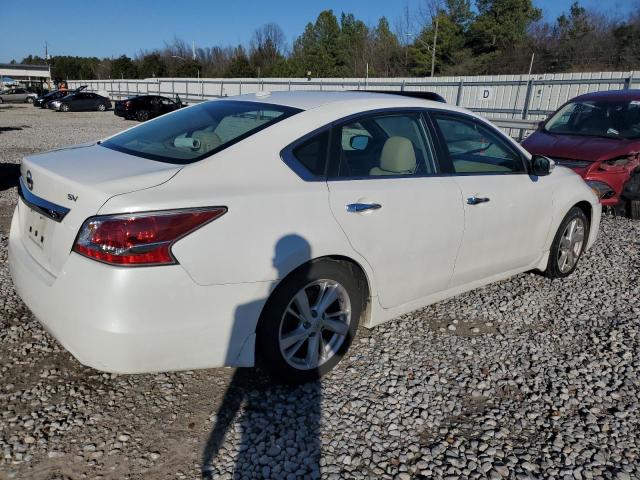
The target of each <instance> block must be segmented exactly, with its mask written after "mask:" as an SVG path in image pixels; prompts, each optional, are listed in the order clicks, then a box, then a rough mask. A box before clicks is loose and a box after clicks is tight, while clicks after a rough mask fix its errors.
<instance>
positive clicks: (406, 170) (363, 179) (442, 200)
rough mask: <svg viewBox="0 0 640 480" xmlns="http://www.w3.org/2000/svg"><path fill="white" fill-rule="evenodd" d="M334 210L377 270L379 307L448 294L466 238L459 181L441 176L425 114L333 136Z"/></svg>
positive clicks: (350, 127)
mask: <svg viewBox="0 0 640 480" xmlns="http://www.w3.org/2000/svg"><path fill="white" fill-rule="evenodd" d="M332 137H333V139H334V141H333V149H332V154H331V166H330V169H329V175H328V181H327V183H328V187H329V199H330V205H331V210H332V212H333V215H334V216H335V218H336V220H337V221H338V223H339V224H340V226H341V228H342V229H343V231H344V232H345V234H346V235H347V237H348V239H349V241H350V243H351V245H352V247H353V248H354V250H356V251H357V252H358V253H360V255H362V256H363V257H364V258H365V259H366V260H367V261H368V262H369V264H370V266H371V268H372V270H373V273H374V276H375V281H376V284H377V290H378V294H379V301H380V304H381V305H382V306H383V307H385V308H391V307H396V306H399V305H402V304H405V303H408V302H411V301H412V300H417V299H419V298H422V297H426V296H428V295H430V294H433V293H436V292H439V291H442V290H445V289H446V288H447V286H448V284H449V282H450V280H451V276H452V274H453V267H454V263H455V258H456V254H457V252H458V248H459V246H460V242H461V239H462V233H463V227H464V213H463V208H462V202H461V197H460V188H459V187H458V185H457V183H456V181H455V179H454V178H451V177H437V176H436V174H437V162H436V159H435V154H434V149H433V144H432V142H431V140H430V138H429V135H427V132H426V130H425V127H424V122H423V119H422V115H421V114H420V113H418V112H411V111H406V112H403V111H396V112H394V111H390V112H385V113H378V114H374V115H364V116H363V117H358V118H357V119H354V120H350V121H348V122H347V123H344V124H339V125H338V126H336V127H335V128H334V130H333V135H332Z"/></svg>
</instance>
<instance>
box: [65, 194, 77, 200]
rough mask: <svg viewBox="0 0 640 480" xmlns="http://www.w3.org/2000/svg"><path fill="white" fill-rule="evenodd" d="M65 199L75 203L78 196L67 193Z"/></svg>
mask: <svg viewBox="0 0 640 480" xmlns="http://www.w3.org/2000/svg"><path fill="white" fill-rule="evenodd" d="M67 199H69V200H73V201H74V202H75V201H76V200H78V196H77V195H72V194H70V193H67Z"/></svg>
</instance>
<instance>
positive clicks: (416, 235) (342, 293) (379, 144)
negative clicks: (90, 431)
mask: <svg viewBox="0 0 640 480" xmlns="http://www.w3.org/2000/svg"><path fill="white" fill-rule="evenodd" d="M19 194H20V200H19V202H18V206H17V208H16V211H15V214H14V216H13V221H12V225H11V233H10V239H9V264H10V269H11V273H12V277H13V280H14V284H15V286H16V289H17V291H18V293H19V294H20V296H21V297H22V298H23V299H24V301H25V303H26V304H27V305H28V306H29V307H30V309H31V310H32V312H33V313H34V314H35V316H36V317H37V318H38V319H39V320H40V321H41V322H42V324H43V325H44V326H45V327H46V329H47V330H48V331H49V332H50V333H51V334H52V335H53V336H55V337H56V338H57V339H58V340H59V342H60V343H61V344H62V345H63V346H64V347H65V348H66V349H67V350H69V351H70V352H71V353H72V354H73V355H74V356H75V357H76V358H77V359H78V360H79V361H80V362H82V363H83V364H85V365H88V366H91V367H94V368H96V369H99V370H103V371H108V372H120V373H141V372H156V371H167V370H180V369H196V368H208V367H219V366H224V365H228V366H254V365H255V366H258V367H260V368H262V369H263V370H265V371H267V372H268V373H269V374H271V375H272V376H273V377H274V378H276V379H278V380H280V381H284V382H292V383H295V382H304V381H309V380H312V379H315V378H318V377H319V376H321V375H323V374H325V373H326V372H328V371H329V370H331V369H332V368H333V367H334V366H335V365H336V364H337V362H338V361H339V360H340V358H341V357H343V356H344V354H345V352H346V351H347V349H348V348H349V346H350V344H351V341H352V339H353V338H354V336H355V334H356V330H357V329H358V327H359V326H365V327H374V326H375V325H377V324H380V323H381V322H384V321H387V320H389V319H392V318H394V317H397V316H399V315H402V314H404V313H407V312H410V311H412V310H414V309H417V308H419V307H422V306H425V305H428V304H431V303H434V302H437V301H440V300H443V299H445V298H448V297H451V296H453V295H457V294H460V293H462V292H465V291H467V290H471V289H474V288H478V287H481V286H483V285H486V284H488V283H491V282H496V281H499V280H502V279H505V278H507V277H509V276H512V275H515V274H518V273H521V272H526V271H530V270H538V271H541V272H544V273H545V274H546V275H547V276H548V277H549V278H562V277H566V276H567V275H569V274H571V273H572V272H573V271H574V269H575V268H576V266H577V264H578V260H579V258H580V257H581V255H582V254H583V252H584V251H585V250H586V249H587V248H589V247H591V245H593V243H594V241H595V239H596V235H597V232H598V226H599V222H600V214H601V206H600V204H599V202H598V198H597V196H596V195H595V194H594V193H593V191H592V190H591V189H590V188H589V187H588V186H587V185H586V184H585V183H584V181H583V180H582V179H581V178H580V177H579V176H578V175H576V174H575V173H574V172H573V171H571V170H569V169H567V168H563V167H559V166H558V167H555V168H554V164H553V162H552V161H550V160H549V159H547V158H545V157H541V156H534V157H531V156H530V155H529V154H528V153H527V152H526V151H525V150H524V149H522V148H521V147H520V146H519V145H518V144H517V143H515V142H514V141H512V140H511V139H510V138H508V137H507V136H506V135H504V134H503V133H502V132H501V131H499V130H498V129H497V128H495V127H494V126H493V125H492V124H490V123H489V122H487V121H485V120H483V119H482V118H480V117H478V116H476V115H474V114H473V113H470V112H468V111H466V110H463V109H460V108H456V107H453V106H450V105H447V104H445V103H441V102H435V101H429V100H425V99H421V98H412V97H406V96H402V95H399V94H385V93H365V92H292V93H291V92H281V93H275V92H274V93H268V92H260V93H258V94H255V95H254V94H251V95H243V96H239V97H229V98H225V99H219V100H212V101H208V102H204V103H201V104H199V105H194V106H191V107H188V108H185V109H181V110H177V111H175V112H172V113H169V114H167V115H164V116H162V117H159V118H157V119H154V120H151V121H149V122H147V123H144V124H142V125H139V126H136V127H134V128H131V129H129V130H126V131H124V132H122V133H119V134H116V135H114V136H112V137H110V138H106V139H103V140H101V141H99V142H96V143H92V144H84V145H77V146H73V147H69V148H65V149H60V150H54V151H50V152H46V153H43V154H39V155H31V156H28V157H25V158H24V160H23V162H22V166H21V178H20V186H19Z"/></svg>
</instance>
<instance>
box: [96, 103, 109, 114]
mask: <svg viewBox="0 0 640 480" xmlns="http://www.w3.org/2000/svg"><path fill="white" fill-rule="evenodd" d="M106 109H107V106H106V105H105V104H104V103H101V104H99V105H98V111H99V112H104V111H105V110H106Z"/></svg>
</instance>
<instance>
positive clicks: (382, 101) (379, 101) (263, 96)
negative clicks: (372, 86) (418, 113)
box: [223, 90, 462, 110]
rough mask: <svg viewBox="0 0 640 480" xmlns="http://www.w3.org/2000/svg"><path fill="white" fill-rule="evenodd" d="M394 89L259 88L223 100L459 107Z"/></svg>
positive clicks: (313, 105) (288, 104)
mask: <svg viewBox="0 0 640 480" xmlns="http://www.w3.org/2000/svg"><path fill="white" fill-rule="evenodd" d="M393 93H394V92H392V91H390V92H389V93H378V92H365V91H334V92H320V91H299V90H298V91H295V92H288V91H286V92H258V93H250V94H245V95H238V96H233V97H224V98H223V99H224V100H237V101H245V102H246V101H251V102H260V103H267V104H272V105H281V106H284V107H293V108H298V109H300V110H311V109H313V108H317V107H320V106H323V105H327V104H331V103H338V102H340V103H344V102H354V103H362V102H363V101H368V102H370V103H371V106H372V108H376V107H377V106H380V107H384V106H391V105H390V104H394V105H397V106H402V107H411V106H415V107H423V108H424V107H433V108H440V109H442V108H443V107H444V108H446V109H448V110H462V109H458V108H456V107H454V106H451V105H448V104H445V103H442V102H436V101H433V100H424V99H421V98H413V97H405V96H401V95H394V94H393Z"/></svg>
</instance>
